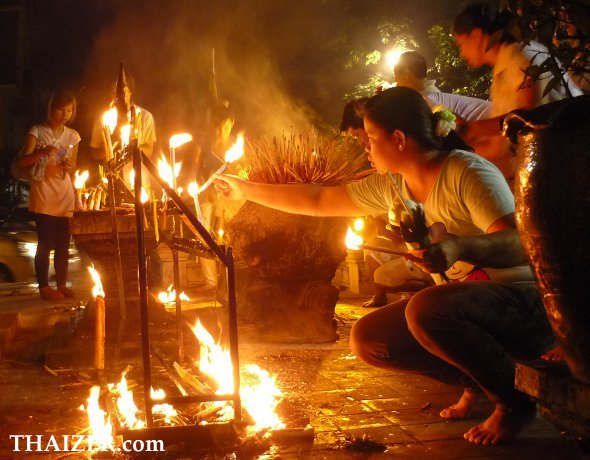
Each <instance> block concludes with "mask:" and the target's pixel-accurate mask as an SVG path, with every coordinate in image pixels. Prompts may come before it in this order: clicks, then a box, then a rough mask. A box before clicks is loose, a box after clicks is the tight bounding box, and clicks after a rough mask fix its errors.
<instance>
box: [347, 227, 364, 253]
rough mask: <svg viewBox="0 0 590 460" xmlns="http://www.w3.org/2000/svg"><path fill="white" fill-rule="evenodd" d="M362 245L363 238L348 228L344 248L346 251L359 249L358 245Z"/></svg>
mask: <svg viewBox="0 0 590 460" xmlns="http://www.w3.org/2000/svg"><path fill="white" fill-rule="evenodd" d="M361 244H363V238H362V237H361V236H360V235H357V234H356V233H354V232H353V231H352V228H350V227H348V231H347V232H346V247H347V248H348V249H359V247H360V245H361Z"/></svg>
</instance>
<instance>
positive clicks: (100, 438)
mask: <svg viewBox="0 0 590 460" xmlns="http://www.w3.org/2000/svg"><path fill="white" fill-rule="evenodd" d="M99 396H100V387H99V386H96V385H95V386H93V387H92V388H91V389H90V396H89V397H88V399H87V400H86V403H87V404H86V407H84V406H82V407H81V409H82V410H85V411H86V413H87V414H88V423H89V425H90V434H91V436H92V441H93V443H92V444H93V447H94V448H96V450H114V448H115V442H114V438H113V427H112V425H111V421H110V420H109V418H108V415H107V413H106V412H105V411H103V410H102V409H101V408H100V406H99V403H98V398H99Z"/></svg>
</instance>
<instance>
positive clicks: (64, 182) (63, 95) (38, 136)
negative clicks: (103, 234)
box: [19, 91, 80, 300]
mask: <svg viewBox="0 0 590 460" xmlns="http://www.w3.org/2000/svg"><path fill="white" fill-rule="evenodd" d="M47 114H48V119H47V122H45V123H43V124H39V125H35V126H33V127H32V128H31V129H30V130H29V131H28V133H27V136H26V138H25V143H24V146H23V148H22V149H21V152H20V160H19V166H20V167H21V168H30V170H31V171H30V181H31V192H30V195H29V210H30V211H31V212H33V213H34V216H35V223H36V226H37V234H38V245H37V253H36V255H35V272H36V275H37V281H38V283H39V293H40V295H41V298H43V299H47V300H59V299H63V298H64V297H72V296H73V292H72V290H71V289H69V288H68V287H67V286H66V282H67V277H68V251H69V246H70V223H69V219H70V217H72V215H73V212H74V203H75V197H74V189H73V183H72V176H71V175H72V174H73V171H74V169H75V163H76V157H77V153H78V144H79V143H80V135H79V134H78V132H77V131H75V130H73V129H71V128H68V127H67V126H65V125H66V124H67V123H69V122H71V121H72V120H73V119H74V116H75V115H76V98H75V96H74V95H73V94H72V93H71V92H69V91H60V92H57V93H55V94H54V96H53V97H52V98H51V100H50V101H49V106H48V112H47ZM52 250H54V251H55V255H54V267H55V275H56V285H57V286H56V289H52V288H50V287H49V255H50V252H51V251H52Z"/></svg>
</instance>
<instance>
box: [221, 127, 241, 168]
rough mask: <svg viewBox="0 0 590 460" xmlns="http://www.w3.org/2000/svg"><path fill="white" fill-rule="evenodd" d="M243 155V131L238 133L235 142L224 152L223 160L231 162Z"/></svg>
mask: <svg viewBox="0 0 590 460" xmlns="http://www.w3.org/2000/svg"><path fill="white" fill-rule="evenodd" d="M242 155H244V133H239V134H238V136H237V138H236V142H235V143H234V145H232V146H231V147H230V148H229V149H228V150H227V152H225V162H226V163H232V162H234V161H236V160H237V159H239V158H241V157H242Z"/></svg>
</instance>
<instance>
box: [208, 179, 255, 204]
mask: <svg viewBox="0 0 590 460" xmlns="http://www.w3.org/2000/svg"><path fill="white" fill-rule="evenodd" d="M214 177H215V179H214V181H213V185H214V186H215V190H217V191H218V192H220V193H221V194H222V195H223V196H225V197H226V198H229V199H230V200H243V199H244V198H245V192H244V187H245V185H246V184H247V183H248V182H247V181H245V180H243V179H240V178H239V177H236V176H230V175H227V174H224V175H221V174H215V176H214Z"/></svg>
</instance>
